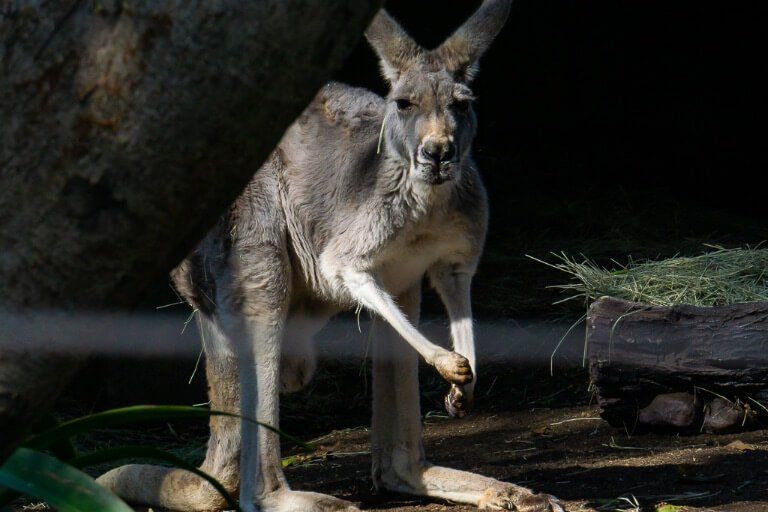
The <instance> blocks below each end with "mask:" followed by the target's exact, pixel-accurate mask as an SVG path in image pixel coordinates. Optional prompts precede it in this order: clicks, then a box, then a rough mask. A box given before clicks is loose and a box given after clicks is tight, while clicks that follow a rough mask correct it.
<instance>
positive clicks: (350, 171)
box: [99, 0, 562, 512]
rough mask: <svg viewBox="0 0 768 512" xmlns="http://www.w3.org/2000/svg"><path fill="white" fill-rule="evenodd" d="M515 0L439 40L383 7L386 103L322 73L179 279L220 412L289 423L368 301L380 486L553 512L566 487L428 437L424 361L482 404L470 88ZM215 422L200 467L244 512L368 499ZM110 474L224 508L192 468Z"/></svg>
mask: <svg viewBox="0 0 768 512" xmlns="http://www.w3.org/2000/svg"><path fill="white" fill-rule="evenodd" d="M509 7H510V1H509V0H486V1H484V2H483V4H482V5H481V7H480V8H479V9H478V10H477V12H475V13H474V14H473V15H472V16H471V17H470V19H469V20H467V21H466V22H465V24H464V25H463V26H461V27H460V28H459V29H458V30H457V31H456V32H455V33H454V34H453V35H451V36H450V37H449V38H448V39H447V40H446V41H445V42H444V43H443V44H442V45H441V46H439V47H438V48H436V49H433V50H425V49H423V48H421V47H419V46H418V45H417V44H416V43H415V42H414V41H413V40H412V39H411V38H410V37H409V36H408V34H406V33H405V31H404V30H403V29H402V28H401V27H400V26H399V25H398V24H397V23H396V22H395V21H394V20H393V19H392V18H391V17H390V16H389V15H388V14H387V13H386V12H385V11H381V12H380V13H379V14H378V15H377V16H376V18H375V19H374V20H373V22H372V24H371V25H370V27H369V28H368V30H367V31H366V37H367V38H368V41H369V42H370V44H371V45H372V46H373V48H374V49H375V51H376V53H377V54H378V56H379V58H380V63H381V68H382V72H383V75H384V77H385V79H386V80H387V82H388V83H389V85H390V87H391V89H390V92H389V94H388V95H387V97H386V98H381V97H379V96H377V95H375V94H373V93H371V92H369V91H366V90H363V89H358V88H353V87H349V86H347V85H342V84H338V83H330V84H328V85H326V86H325V87H324V88H323V89H322V90H321V91H320V92H319V93H318V95H317V97H316V98H315V99H314V101H313V102H312V103H311V105H310V106H309V107H308V108H307V109H306V111H305V112H304V113H303V114H302V115H301V116H300V117H299V118H298V120H297V121H296V122H295V123H294V124H293V125H292V126H291V127H290V129H289V130H288V131H287V132H286V134H285V136H284V137H283V139H282V141H281V142H280V144H279V146H278V148H277V149H276V150H275V151H274V153H273V154H272V156H271V157H270V159H269V160H268V161H267V162H266V163H265V164H264V166H263V167H262V168H261V169H259V171H258V172H257V173H256V174H255V177H254V178H253V180H252V181H251V183H250V184H249V185H248V187H247V188H246V190H245V191H244V192H243V194H242V195H241V196H240V198H239V199H237V201H236V202H235V203H234V205H233V206H232V207H231V209H230V211H229V214H228V215H227V216H225V217H224V218H222V219H221V220H220V221H219V223H218V225H217V226H216V227H215V228H214V229H213V230H212V231H211V232H210V233H209V234H208V235H207V236H206V237H205V239H204V240H203V241H202V242H201V243H200V244H199V246H198V247H197V248H196V249H195V250H194V251H193V252H192V253H191V254H190V255H189V256H188V258H187V259H186V260H185V261H184V262H182V263H181V265H180V266H179V267H178V268H177V269H176V270H175V271H174V272H173V274H172V277H173V280H174V283H175V285H176V287H177V289H178V290H179V292H180V293H181V294H182V295H183V296H184V297H185V298H186V300H187V301H188V302H189V303H190V304H191V305H192V306H193V307H194V308H196V309H197V311H198V312H199V318H200V321H201V325H200V327H201V332H202V338H203V345H204V349H205V354H206V367H207V377H208V382H209V387H210V400H211V402H210V406H211V408H212V409H217V410H227V411H236V412H240V413H241V414H242V415H243V416H245V417H249V418H256V419H258V420H259V421H260V422H262V423H265V424H268V425H272V426H275V427H276V426H277V425H278V399H279V393H280V391H283V392H290V391H295V390H297V389H299V388H301V387H302V386H303V385H304V384H306V382H307V381H308V379H309V378H310V377H311V375H312V373H313V371H314V368H315V353H314V349H313V343H312V337H313V335H314V334H315V333H316V332H317V331H318V330H319V329H320V328H321V327H322V326H323V325H324V324H325V323H326V322H327V321H328V319H329V318H330V317H331V316H333V315H334V314H336V313H338V312H340V311H342V310H345V309H349V308H355V307H361V306H362V307H365V308H367V309H368V310H370V311H371V312H373V313H375V314H376V315H377V316H378V317H380V318H381V319H383V321H377V322H374V326H373V329H374V331H375V332H374V336H373V339H374V347H373V350H372V359H373V420H372V429H371V430H372V441H371V443H372V456H373V481H374V484H375V485H376V486H377V487H378V488H381V489H387V490H391V491H396V492H403V493H409V494H416V495H422V496H432V497H437V498H443V499H448V500H451V501H455V502H459V503H467V504H472V505H476V506H477V507H479V508H480V509H484V510H517V511H524V512H534V511H536V512H556V511H562V508H561V507H560V505H558V502H557V500H556V499H555V498H553V497H552V496H549V495H546V494H534V493H533V492H531V491H530V490H528V489H526V488H523V487H519V486H517V485H513V484H510V483H505V482H500V481H498V480H494V479H492V478H487V477H484V476H480V475H476V474H473V473H468V472H465V471H459V470H455V469H449V468H444V467H439V466H434V465H432V464H430V463H429V462H427V460H426V458H425V455H424V449H423V447H422V439H421V437H422V426H421V416H420V409H419V387H418V386H419V384H418V356H419V355H421V357H423V358H424V360H425V361H426V362H427V363H428V364H430V365H432V366H434V367H435V368H436V370H437V371H438V372H439V373H440V375H442V377H443V378H445V379H446V380H447V381H448V382H449V383H451V388H450V391H449V394H448V395H447V397H446V407H447V409H448V410H449V412H451V413H452V414H454V415H457V416H461V415H462V414H463V413H464V412H465V411H466V409H467V408H468V406H469V403H470V402H471V399H472V385H473V376H474V375H475V347H474V338H473V332H472V312H471V307H470V284H471V281H472V277H473V274H474V272H475V269H476V267H477V263H478V259H479V257H480V254H481V252H482V249H483V243H484V238H485V233H486V222H487V216H488V213H487V205H486V193H485V190H484V188H483V185H482V183H481V182H480V177H479V175H478V172H477V169H476V168H475V165H474V163H473V161H472V158H471V156H470V148H471V145H472V140H473V138H474V135H475V128H476V118H475V114H474V112H473V109H472V100H473V95H472V91H471V89H470V88H469V84H470V83H471V81H472V78H473V76H474V75H475V73H476V72H477V62H478V59H479V58H480V56H481V54H482V53H483V52H484V51H485V50H486V49H487V47H488V46H489V45H490V43H491V41H492V40H493V38H494V37H495V36H496V34H497V33H498V32H499V31H500V30H501V28H502V26H503V25H504V22H505V21H506V18H507V16H508V14H509ZM425 275H426V276H428V278H429V280H430V282H431V284H432V286H434V287H435V288H436V290H437V292H438V294H439V296H440V297H441V299H442V301H443V302H444V304H445V306H446V309H447V312H448V315H449V317H450V330H451V337H452V341H453V349H454V351H449V350H446V349H445V348H442V347H440V346H438V345H435V344H433V343H432V342H430V341H429V340H428V339H426V338H425V337H424V336H423V335H422V334H421V333H420V332H419V331H418V329H417V328H416V325H417V324H418V321H419V304H420V295H421V282H422V278H423V277H424V276H425ZM210 426H211V437H210V440H209V442H208V451H207V454H206V458H205V461H204V462H203V464H202V469H203V470H204V471H206V472H208V473H209V474H211V475H213V476H214V477H216V478H217V479H218V480H219V481H220V482H222V483H223V484H224V485H225V487H226V488H227V489H229V490H230V491H232V492H236V491H238V490H239V496H240V504H241V507H242V508H243V510H245V511H255V510H261V511H266V512H330V511H356V510H358V509H357V508H356V507H354V506H353V505H352V504H350V503H348V502H346V501H343V500H340V499H337V498H333V497H331V496H325V495H322V494H316V493H311V492H299V491H292V490H291V489H290V487H289V486H288V483H287V482H286V479H285V476H284V475H283V471H282V469H281V465H280V444H279V438H278V435H277V434H276V433H275V432H273V431H271V430H269V429H267V428H264V427H260V426H258V425H256V424H254V423H252V422H245V421H243V422H240V421H238V420H236V419H233V418H230V417H214V418H212V419H211V421H210ZM99 481H100V482H101V483H102V484H103V485H105V486H106V487H108V488H110V489H112V490H114V491H115V492H117V493H118V494H119V495H120V496H123V497H124V498H125V499H126V500H128V501H129V502H132V503H141V504H145V505H151V506H156V507H165V508H169V509H173V510H196V511H203V510H222V509H223V508H226V504H225V502H224V501H223V499H222V498H221V496H219V494H218V493H217V492H216V491H215V490H214V489H213V488H212V487H211V486H210V485H209V484H208V483H207V482H205V481H203V480H202V479H199V478H198V477H196V476H195V475H193V474H191V473H188V472H185V471H182V470H177V469H170V468H161V467H156V466H149V465H140V464H133V465H128V466H122V467H120V468H117V469H114V470H112V471H110V472H108V473H106V474H105V475H103V476H102V477H100V479H99Z"/></svg>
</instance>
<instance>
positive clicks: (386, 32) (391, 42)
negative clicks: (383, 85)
mask: <svg viewBox="0 0 768 512" xmlns="http://www.w3.org/2000/svg"><path fill="white" fill-rule="evenodd" d="M365 37H366V39H368V42H369V43H370V44H371V46H372V47H373V49H374V50H375V51H376V54H377V55H378V56H379V64H380V65H381V72H382V74H383V75H384V78H385V79H386V80H387V81H388V82H389V83H390V84H394V83H395V82H396V81H397V79H398V78H399V77H400V74H401V73H402V72H403V71H404V70H405V69H406V68H408V66H409V65H410V64H411V63H412V62H413V61H414V60H415V59H417V58H418V57H419V55H420V54H421V47H420V46H419V45H418V44H416V42H415V41H414V40H413V39H411V36H409V35H408V34H407V33H406V32H405V30H403V27H401V26H400V25H399V24H398V23H397V22H396V21H395V20H394V18H392V16H390V15H389V13H388V12H387V11H385V10H384V9H382V10H380V11H379V13H378V14H377V15H376V16H375V17H374V18H373V21H371V24H370V25H369V26H368V29H367V30H366V31H365Z"/></svg>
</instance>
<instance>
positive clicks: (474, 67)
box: [436, 0, 512, 82]
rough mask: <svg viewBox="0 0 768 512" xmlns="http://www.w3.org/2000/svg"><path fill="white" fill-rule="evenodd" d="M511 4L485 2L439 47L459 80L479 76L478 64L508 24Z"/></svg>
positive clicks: (497, 0)
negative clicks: (505, 24)
mask: <svg viewBox="0 0 768 512" xmlns="http://www.w3.org/2000/svg"><path fill="white" fill-rule="evenodd" d="M511 4H512V0H483V3H482V5H481V6H480V7H479V8H478V9H477V11H475V12H474V14H472V16H470V17H469V19H468V20H467V21H465V22H464V24H463V25H462V26H460V27H459V28H458V29H456V32H454V33H453V34H452V35H451V36H450V37H449V38H448V39H446V40H445V42H444V43H443V44H442V45H440V47H439V48H437V50H436V51H437V52H438V53H439V54H440V56H441V57H442V58H443V61H444V62H445V65H446V68H448V70H449V71H451V72H452V73H453V74H454V75H455V76H456V79H457V80H460V81H464V82H470V81H472V79H473V78H474V76H475V75H476V74H477V71H478V62H477V61H478V60H479V59H480V57H481V56H482V55H483V53H485V51H486V50H487V49H488V47H489V46H491V43H492V42H493V40H494V38H495V37H496V36H497V35H498V33H499V32H500V31H501V29H502V27H503V26H504V23H506V21H507V17H508V16H509V9H510V6H511Z"/></svg>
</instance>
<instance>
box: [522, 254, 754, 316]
mask: <svg viewBox="0 0 768 512" xmlns="http://www.w3.org/2000/svg"><path fill="white" fill-rule="evenodd" d="M708 247H710V248H711V249H714V250H712V251H710V252H705V253H704V254H701V255H699V256H693V257H675V258H669V259H665V260H658V261H643V262H634V261H632V260H631V259H630V261H629V263H628V264H627V265H620V264H618V263H616V262H614V263H616V265H617V266H618V267H619V268H618V269H617V270H609V269H606V268H603V267H601V266H599V265H597V264H595V263H594V262H593V261H590V260H588V259H586V258H582V259H581V260H577V259H575V258H570V257H568V256H566V255H565V254H564V253H561V254H554V253H553V254H554V256H555V257H557V258H558V260H559V261H558V262H557V263H548V262H544V261H542V260H538V259H536V258H533V259H535V260H536V261H539V262H541V263H544V264H546V265H548V266H550V267H553V268H556V269H558V270H561V271H563V272H566V273H568V274H570V275H572V276H573V278H574V282H572V283H569V284H565V285H558V286H554V287H553V288H560V289H562V290H564V291H566V292H569V293H572V292H576V293H575V294H573V295H572V296H569V297H568V298H566V299H563V300H562V301H560V302H564V301H567V300H571V299H575V298H585V299H586V300H587V301H592V300H595V299H597V298H599V297H602V296H604V295H610V296H611V297H616V298H620V299H626V300H630V301H633V302H641V303H644V304H650V305H654V306H674V305H679V304H690V305H694V306H723V305H728V304H737V303H743V302H761V301H768V249H761V248H759V247H758V248H754V249H752V248H749V247H747V248H738V249H725V248H723V247H718V246H708Z"/></svg>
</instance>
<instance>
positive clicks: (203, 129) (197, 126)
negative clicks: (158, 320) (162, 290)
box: [0, 0, 381, 460]
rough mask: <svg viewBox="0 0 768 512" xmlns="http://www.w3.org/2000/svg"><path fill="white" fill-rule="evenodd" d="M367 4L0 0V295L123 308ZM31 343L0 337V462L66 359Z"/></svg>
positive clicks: (200, 221) (193, 234) (215, 205)
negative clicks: (14, 342) (4, 341)
mask: <svg viewBox="0 0 768 512" xmlns="http://www.w3.org/2000/svg"><path fill="white" fill-rule="evenodd" d="M380 3H381V1H380V0H368V1H360V0H343V1H336V2H328V1H326V0H262V1H259V2H239V1H234V0H232V1H226V0H222V1H218V2H209V1H200V2H193V1H190V2H181V3H176V4H174V3H165V2H151V1H139V0H134V1H131V0H125V1H116V0H102V1H99V2H90V1H88V2H85V1H80V0H71V1H64V0H62V1H56V2H53V1H49V2H32V1H23V0H22V1H15V2H2V3H0V40H2V45H0V248H1V249H0V250H1V251H2V253H0V291H2V298H0V308H2V309H5V310H7V311H11V312H14V313H19V314H26V313H25V312H27V311H32V310H34V311H41V310H47V311H56V312H61V311H65V312H74V311H83V310H91V311H93V310H104V309H118V308H130V307H131V306H132V305H134V304H135V303H136V301H137V298H138V297H139V296H140V294H141V293H142V291H144V290H145V289H146V288H147V287H148V285H149V284H150V283H156V282H158V280H165V279H167V277H166V273H167V272H168V271H169V269H171V268H172V267H173V266H174V265H175V264H176V263H177V262H178V261H179V260H180V259H181V258H182V257H183V256H184V255H185V253H186V252H187V251H188V250H189V249H190V248H191V246H192V244H193V243H194V242H195V241H196V240H198V239H199V237H200V236H201V235H202V234H203V233H204V232H205V230H206V229H208V228H209V227H210V225H211V224H212V223H213V222H214V221H215V220H216V218H217V216H218V215H220V214H221V213H222V212H223V211H224V209H225V208H226V207H227V205H228V204H229V203H230V202H231V201H232V200H233V199H234V197H236V195H237V194H238V192H239V191H240V190H242V188H243V187H244V185H245V184H246V183H247V182H248V180H249V179H250V178H251V176H252V175H253V173H254V172H255V171H256V170H257V169H258V167H259V166H260V164H261V163H262V162H263V161H264V159H265V158H266V157H267V156H268V154H269V152H270V151H271V150H272V148H273V147H274V146H275V145H276V143H277V142H278V140H279V138H280V137H281V136H282V133H283V132H284V130H285V128H286V127H287V126H288V125H289V124H290V122H291V121H292V120H293V119H294V118H295V117H296V116H297V115H298V114H299V113H300V112H301V110H302V109H303V108H304V106H305V105H306V104H307V102H308V101H309V100H310V99H311V97H312V96H313V94H314V93H315V91H316V90H317V89H318V88H319V87H320V86H321V85H322V83H323V82H324V81H325V80H327V79H328V78H329V76H330V73H331V72H332V71H333V70H334V69H335V68H337V67H338V66H340V64H341V63H342V62H343V60H344V58H345V57H346V55H347V53H348V52H349V51H350V50H351V49H352V47H353V46H354V44H355V43H356V42H357V40H358V39H359V37H360V36H361V34H362V31H363V30H364V28H365V26H366V25H367V23H368V21H369V20H370V18H371V17H372V16H373V14H374V13H375V11H376V10H377V8H378V7H379V4H380ZM33 337H34V336H33ZM48 341H52V340H44V339H43V340H41V339H30V340H29V342H30V343H33V342H34V343H35V345H34V346H27V345H26V344H22V345H23V346H8V344H5V345H2V342H1V341H0V460H2V457H3V456H4V455H7V453H9V449H10V448H11V447H12V446H13V445H14V443H15V442H17V441H18V439H19V436H20V435H21V434H22V433H23V432H24V431H25V430H26V428H27V427H28V425H29V423H30V422H31V421H32V420H33V419H34V418H35V417H36V416H37V415H38V414H39V413H40V412H41V410H42V408H44V407H45V406H48V405H49V404H50V403H51V401H52V400H53V398H54V397H55V396H56V394H57V392H58V391H59V390H60V389H61V387H62V386H63V384H64V383H65V382H66V381H67V380H68V379H69V377H70V376H71V375H72V373H73V371H74V369H75V368H76V366H77V361H78V360H79V357H65V356H63V355H62V354H60V353H57V352H55V351H47V352H46V353H45V354H44V355H43V354H42V352H45V350H44V347H45V342H48ZM41 342H42V343H41Z"/></svg>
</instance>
